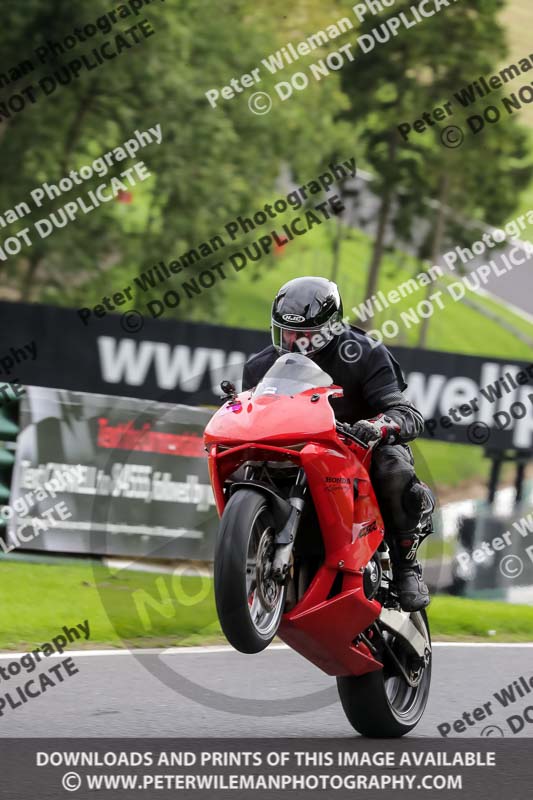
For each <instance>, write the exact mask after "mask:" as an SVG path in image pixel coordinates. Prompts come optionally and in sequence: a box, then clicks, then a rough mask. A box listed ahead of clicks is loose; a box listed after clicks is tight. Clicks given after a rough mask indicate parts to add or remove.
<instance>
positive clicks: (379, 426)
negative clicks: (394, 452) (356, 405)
mask: <svg viewBox="0 0 533 800" xmlns="http://www.w3.org/2000/svg"><path fill="white" fill-rule="evenodd" d="M343 428H344V429H345V430H346V432H347V433H349V434H350V435H351V436H355V438H356V439H359V441H360V442H363V443H364V444H367V445H368V446H369V447H372V446H373V445H376V444H396V442H398V440H399V437H400V426H399V425H398V423H397V422H394V420H393V419H391V418H390V417H389V416H387V415H386V414H378V415H377V417H374V418H373V419H361V420H359V422H356V423H355V425H347V424H344V425H343Z"/></svg>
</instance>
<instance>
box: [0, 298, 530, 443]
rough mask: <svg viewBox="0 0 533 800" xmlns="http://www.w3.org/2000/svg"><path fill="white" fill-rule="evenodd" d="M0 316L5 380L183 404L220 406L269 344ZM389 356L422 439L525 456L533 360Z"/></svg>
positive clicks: (47, 313)
mask: <svg viewBox="0 0 533 800" xmlns="http://www.w3.org/2000/svg"><path fill="white" fill-rule="evenodd" d="M0 314H1V315H2V321H3V323H4V329H5V330H7V331H9V333H10V336H9V342H12V343H13V344H12V345H10V344H9V342H8V343H7V344H6V345H5V346H4V348H3V351H2V352H1V353H0V370H2V372H1V373H0V377H2V378H3V379H4V380H5V381H11V382H13V381H14V379H17V380H18V381H20V382H21V383H23V384H31V385H37V386H47V387H54V388H62V389H70V390H74V391H79V392H91V393H101V394H107V395H118V396H123V397H136V398H141V399H147V400H156V401H161V402H166V403H182V404H185V405H189V406H196V405H201V404H208V405H212V404H217V403H218V398H219V397H220V394H221V393H220V390H219V388H218V386H219V383H220V381H221V380H223V379H225V378H227V379H229V380H233V381H234V382H235V383H236V384H237V386H239V385H240V378H241V375H242V367H243V364H244V362H245V360H246V359H247V358H248V357H249V356H250V355H251V354H252V353H254V352H257V351H258V350H260V349H262V348H263V347H265V346H266V345H267V344H268V343H269V341H270V337H269V334H268V332H267V331H265V332H261V331H252V330H241V329H236V328H225V327H221V326H214V325H203V324H194V323H189V322H177V321H169V320H156V319H144V318H142V317H141V315H139V314H137V312H133V311H130V312H125V314H123V315H120V314H112V313H106V315H105V316H103V317H102V318H100V319H98V318H95V319H92V320H91V321H90V323H89V324H88V325H84V324H83V322H82V321H81V319H80V317H79V315H78V313H77V312H76V311H74V310H70V309H62V308H56V307H51V306H44V305H29V304H24V303H16V304H14V303H5V302H1V303H0ZM132 314H137V316H136V317H134V318H132V317H131V315H132ZM128 315H130V316H128ZM267 324H268V320H267V319H265V326H267ZM73 342H75V343H76V346H73ZM390 349H391V352H392V353H393V354H394V355H395V356H396V357H397V359H398V360H399V361H400V364H401V365H402V368H403V371H404V374H405V376H406V380H407V383H408V389H407V390H406V395H407V396H408V398H409V399H410V400H411V401H412V402H413V403H414V404H415V405H416V406H417V407H418V408H419V409H420V411H421V412H422V414H423V415H424V418H425V419H426V431H425V434H424V435H425V436H426V437H427V438H432V439H435V440H438V441H446V442H457V443H470V444H473V445H479V446H484V445H487V446H490V447H491V448H494V449H503V448H506V447H514V448H518V449H523V450H528V449H531V448H532V446H533V354H532V362H531V363H521V362H513V361H505V360H504V359H498V358H491V357H490V356H486V357H483V356H480V357H478V356H467V355H460V354H456V353H446V352H440V351H431V350H420V349H418V348H405V347H392V348H390ZM487 349H490V345H487Z"/></svg>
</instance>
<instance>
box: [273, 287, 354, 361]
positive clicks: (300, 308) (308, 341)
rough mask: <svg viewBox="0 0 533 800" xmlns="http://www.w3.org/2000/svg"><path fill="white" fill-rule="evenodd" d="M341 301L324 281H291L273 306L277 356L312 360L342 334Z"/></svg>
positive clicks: (337, 293)
mask: <svg viewBox="0 0 533 800" xmlns="http://www.w3.org/2000/svg"><path fill="white" fill-rule="evenodd" d="M341 320H342V301H341V298H340V295H339V290H338V288H337V284H335V283H333V281H328V280H327V278H310V277H306V278H294V280H292V281H289V282H288V283H286V284H284V285H283V286H282V287H281V289H280V290H279V292H278V293H277V295H276V297H275V298H274V302H273V303H272V342H273V344H274V347H275V348H276V350H278V352H280V353H290V352H298V353H302V354H303V355H306V356H311V355H313V354H314V353H317V352H318V351H319V350H322V348H324V347H325V346H326V345H327V344H328V343H329V342H330V341H331V340H332V339H333V337H334V336H335V335H338V334H339V333H341V332H342V330H343V327H342V325H341Z"/></svg>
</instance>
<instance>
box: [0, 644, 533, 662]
mask: <svg viewBox="0 0 533 800" xmlns="http://www.w3.org/2000/svg"><path fill="white" fill-rule="evenodd" d="M433 647H503V648H510V647H515V648H516V647H519V648H531V647H533V642H433ZM34 649H37V647H36V648H34ZM290 649H291V648H290V647H289V646H288V645H286V644H273V645H270V647H269V648H268V650H290ZM28 652H30V653H31V652H32V651H31V650H30V651H28V650H26V651H25V652H23V653H15V652H13V653H10V652H3V653H0V660H2V661H6V660H7V659H11V660H13V659H15V658H22V656H25V655H27V654H28ZM203 653H237V651H236V650H234V648H233V647H231V645H211V646H209V645H207V646H206V647H172V648H168V649H165V648H157V647H154V648H145V649H143V648H139V649H134V650H69V649H68V648H67V649H66V650H64V652H63V653H53V655H51V656H42V660H44V659H45V658H67V657H68V656H71V657H73V658H74V657H75V658H82V657H85V658H89V657H94V656H131V655H139V656H157V655H159V656H161V655H164V656H175V655H198V654H203Z"/></svg>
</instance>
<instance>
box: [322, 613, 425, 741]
mask: <svg viewBox="0 0 533 800" xmlns="http://www.w3.org/2000/svg"><path fill="white" fill-rule="evenodd" d="M413 617H417V618H418V619H417V624H418V625H424V626H425V628H426V630H427V633H428V636H429V624H428V620H427V615H426V612H425V611H424V610H422V611H416V612H413V613H412V614H411V619H413ZM389 643H390V644H391V646H393V649H394V650H395V652H396V653H397V648H396V647H394V642H392V643H391V642H389ZM430 684H431V656H430V659H429V664H428V665H427V666H426V667H423V668H422V672H421V676H420V681H419V683H418V685H417V686H416V687H411V686H409V684H408V683H407V681H406V680H405V679H404V678H403V677H402V676H401V675H398V673H397V672H396V674H394V671H393V670H392V669H391V668H390V667H387V666H385V667H384V668H383V669H380V670H378V671H377V672H368V673H367V674H366V675H361V676H347V677H341V678H337V688H338V690H339V696H340V700H341V703H342V707H343V709H344V713H345V714H346V716H347V717H348V720H349V722H350V724H351V725H352V727H354V728H355V730H356V731H357V732H358V733H360V734H362V736H368V737H372V738H383V739H388V738H397V737H399V736H404V735H405V734H406V733H409V731H411V730H413V728H414V727H415V726H416V725H417V724H418V723H419V722H420V719H421V718H422V715H423V713H424V710H425V708H426V704H427V701H428V697H429V688H430Z"/></svg>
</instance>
